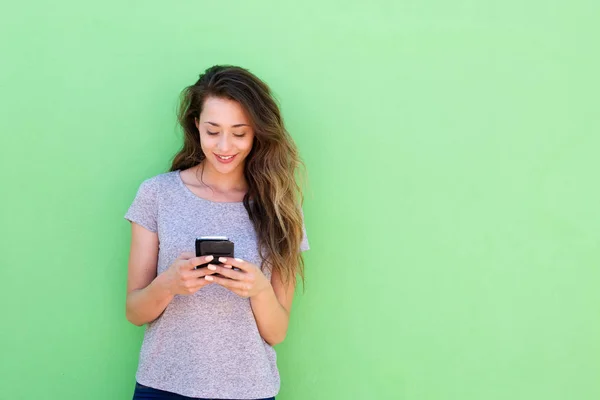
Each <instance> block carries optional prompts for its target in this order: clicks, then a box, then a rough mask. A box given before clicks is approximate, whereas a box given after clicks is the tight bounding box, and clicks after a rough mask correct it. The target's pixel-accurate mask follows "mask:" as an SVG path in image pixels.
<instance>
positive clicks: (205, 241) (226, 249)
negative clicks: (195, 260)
mask: <svg viewBox="0 0 600 400" xmlns="http://www.w3.org/2000/svg"><path fill="white" fill-rule="evenodd" d="M233 250H234V246H233V242H232V241H230V240H229V238H228V237H227V236H200V237H198V238H196V257H203V256H213V257H214V260H212V261H211V262H210V264H213V265H221V264H222V263H221V262H220V261H219V257H230V258H233V257H235V256H234V251H233ZM208 264H209V263H206V264H201V265H197V266H196V269H198V268H205V267H207V266H208ZM235 269H236V270H237V268H235ZM213 275H215V276H222V275H221V274H213Z"/></svg>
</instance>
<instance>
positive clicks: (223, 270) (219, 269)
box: [208, 264, 248, 281]
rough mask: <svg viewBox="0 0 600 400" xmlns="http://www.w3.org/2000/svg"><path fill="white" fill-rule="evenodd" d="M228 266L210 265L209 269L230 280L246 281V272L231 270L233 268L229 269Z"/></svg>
mask: <svg viewBox="0 0 600 400" xmlns="http://www.w3.org/2000/svg"><path fill="white" fill-rule="evenodd" d="M227 267H228V266H227V265H221V266H218V265H213V264H209V265H208V269H209V270H212V271H214V272H215V273H219V274H221V275H223V276H225V277H227V278H229V279H234V280H236V281H245V280H246V279H247V275H248V274H247V273H246V272H238V271H234V270H232V269H231V266H229V268H227Z"/></svg>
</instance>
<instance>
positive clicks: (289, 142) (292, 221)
mask: <svg viewBox="0 0 600 400" xmlns="http://www.w3.org/2000/svg"><path fill="white" fill-rule="evenodd" d="M208 97H217V98H223V99H228V100H234V101H237V102H238V103H239V104H240V105H241V106H242V107H243V108H244V109H245V111H246V112H247V114H248V116H249V118H250V120H251V124H252V127H253V129H254V142H253V145H252V149H251V150H250V153H249V154H248V156H247V158H246V162H245V166H244V176H245V178H246V180H247V182H248V192H247V193H246V195H245V196H244V201H243V202H244V207H245V208H246V210H247V211H248V215H249V217H250V220H251V221H252V223H253V225H254V228H255V230H256V233H257V237H258V244H259V253H260V257H261V259H262V264H261V268H264V267H265V266H267V267H268V268H271V271H272V272H278V273H279V275H280V276H281V278H282V280H283V282H285V283H287V282H289V280H290V279H292V280H293V282H294V283H295V282H296V276H297V275H299V276H300V277H301V278H302V281H303V282H304V260H303V258H302V254H301V252H300V243H301V242H302V238H303V229H302V226H303V216H302V209H301V207H302V202H303V194H302V184H303V181H304V177H305V175H304V172H305V169H304V164H303V163H302V160H301V159H300V157H299V154H298V150H297V148H296V145H295V143H294V141H293V139H292V137H291V136H290V134H289V133H288V132H287V130H286V128H285V126H284V123H283V119H282V117H281V112H280V110H279V107H278V105H277V104H276V102H275V99H274V98H273V96H272V94H271V90H270V88H269V86H268V85H267V84H266V83H264V82H263V81H261V80H260V79H259V78H257V77H256V76H255V75H254V74H252V73H251V72H249V71H248V70H247V69H244V68H241V67H237V66H231V65H215V66H213V67H210V68H208V69H207V70H206V71H205V72H204V73H202V74H200V78H199V79H198V81H197V82H196V83H194V84H193V85H191V86H188V87H186V88H185V89H184V90H183V91H182V93H181V97H180V103H179V108H178V110H177V117H178V120H179V123H180V125H181V127H182V129H183V134H184V141H183V146H182V148H181V150H180V151H179V152H178V153H177V154H176V155H175V157H174V158H173V163H172V166H171V169H170V170H171V171H176V170H179V169H180V170H183V169H188V168H191V167H193V166H195V165H197V164H199V163H200V162H202V160H204V159H205V158H206V156H205V155H204V153H203V152H202V148H201V146H200V133H199V132H198V128H197V127H196V124H195V119H196V118H198V119H200V114H201V112H202V107H203V105H204V101H205V100H206V99H207V98H208Z"/></svg>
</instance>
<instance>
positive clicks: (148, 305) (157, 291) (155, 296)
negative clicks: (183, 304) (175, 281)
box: [126, 275, 174, 326]
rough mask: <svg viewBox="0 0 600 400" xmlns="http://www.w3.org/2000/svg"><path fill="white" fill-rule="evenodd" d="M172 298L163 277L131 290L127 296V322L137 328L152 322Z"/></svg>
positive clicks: (160, 276)
mask: <svg viewBox="0 0 600 400" xmlns="http://www.w3.org/2000/svg"><path fill="white" fill-rule="evenodd" d="M173 297H174V295H173V294H172V293H171V292H170V291H169V290H168V288H167V285H166V280H165V277H164V276H163V275H159V276H157V277H156V278H154V280H153V281H152V282H151V283H150V284H149V285H148V286H146V287H145V288H143V289H137V290H133V291H132V292H131V293H129V294H128V295H127V301H126V316H127V320H128V321H129V322H131V323H132V324H134V325H137V326H142V325H144V324H146V323H148V322H152V321H154V320H155V319H156V318H158V317H159V316H160V315H161V314H162V313H163V311H164V310H165V309H166V308H167V306H168V305H169V303H170V302H171V300H173Z"/></svg>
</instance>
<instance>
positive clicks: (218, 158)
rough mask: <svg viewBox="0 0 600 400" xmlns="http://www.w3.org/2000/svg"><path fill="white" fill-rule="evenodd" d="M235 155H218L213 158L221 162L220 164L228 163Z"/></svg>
mask: <svg viewBox="0 0 600 400" xmlns="http://www.w3.org/2000/svg"><path fill="white" fill-rule="evenodd" d="M236 155H237V154H234V155H231V156H221V155H219V154H215V156H216V157H217V160H219V161H221V162H222V163H226V162H230V161H232V160H233V159H234V157H235V156H236Z"/></svg>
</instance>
